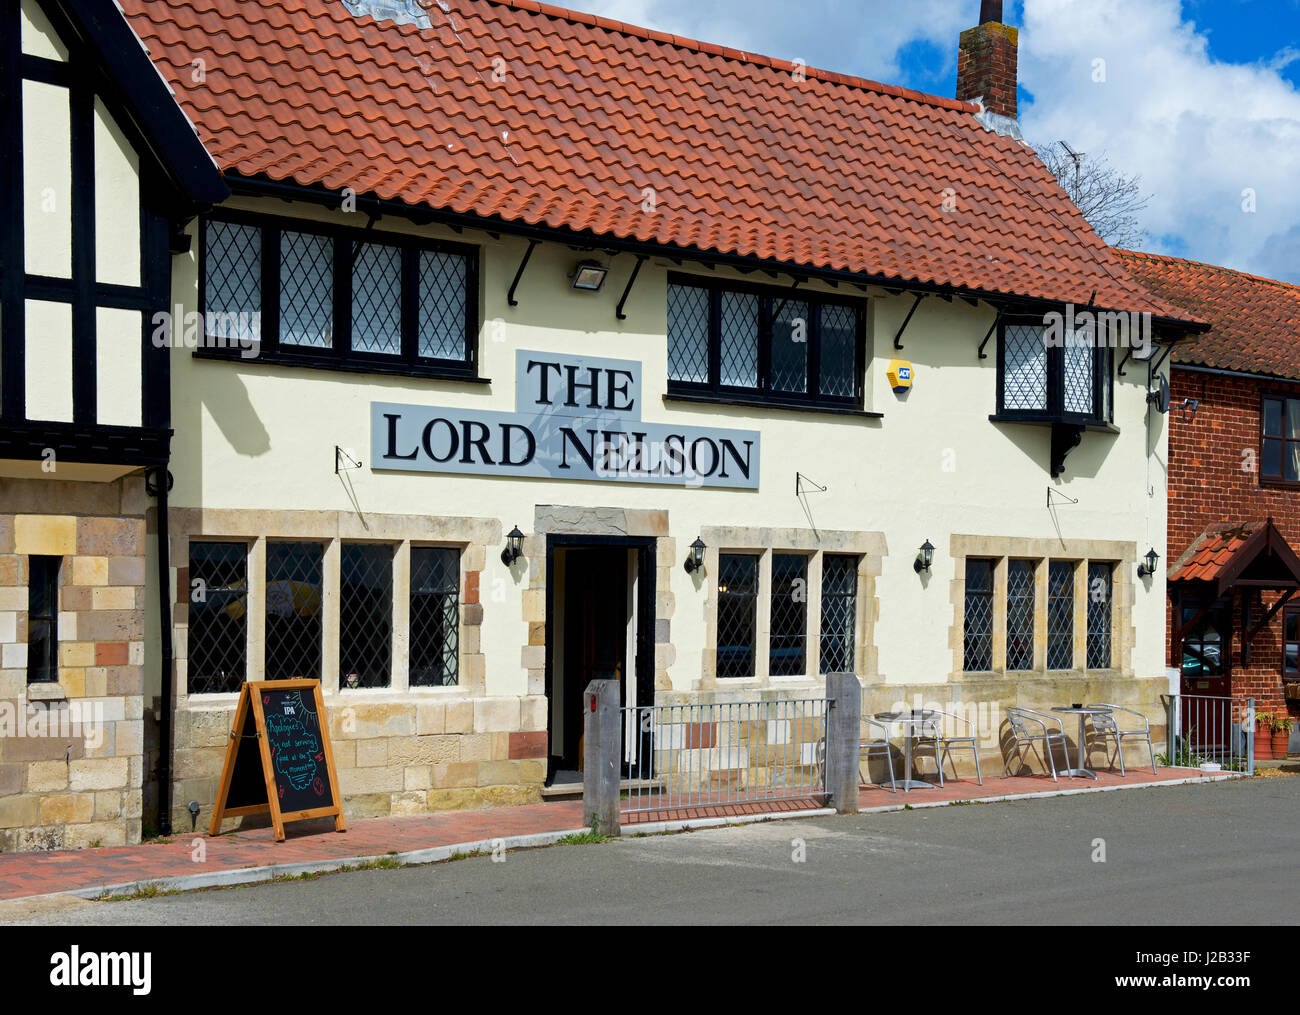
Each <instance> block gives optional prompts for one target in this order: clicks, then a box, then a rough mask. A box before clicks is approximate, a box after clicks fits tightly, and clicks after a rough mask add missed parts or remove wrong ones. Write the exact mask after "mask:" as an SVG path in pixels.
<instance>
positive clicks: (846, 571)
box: [821, 553, 858, 673]
mask: <svg viewBox="0 0 1300 1015" xmlns="http://www.w3.org/2000/svg"><path fill="white" fill-rule="evenodd" d="M857 616H858V558H857V557H843V556H839V555H836V554H830V553H828V554H826V555H825V556H824V557H823V558H822V629H821V671H822V673H853V672H854V671H855V669H856V666H855V651H854V649H855V644H854V642H855V635H856V632H857Z"/></svg>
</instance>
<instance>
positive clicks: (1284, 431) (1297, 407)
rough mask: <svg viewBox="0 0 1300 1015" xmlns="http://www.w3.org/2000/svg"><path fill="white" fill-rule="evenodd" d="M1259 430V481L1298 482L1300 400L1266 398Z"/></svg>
mask: <svg viewBox="0 0 1300 1015" xmlns="http://www.w3.org/2000/svg"><path fill="white" fill-rule="evenodd" d="M1260 429H1261V432H1262V437H1261V442H1262V443H1261V445H1260V456H1259V475H1260V478H1261V479H1265V480H1268V481H1270V482H1273V483H1300V398H1281V397H1277V398H1265V399H1264V407H1263V419H1262V420H1261V427H1260Z"/></svg>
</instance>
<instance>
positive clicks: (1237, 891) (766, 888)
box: [6, 777, 1300, 926]
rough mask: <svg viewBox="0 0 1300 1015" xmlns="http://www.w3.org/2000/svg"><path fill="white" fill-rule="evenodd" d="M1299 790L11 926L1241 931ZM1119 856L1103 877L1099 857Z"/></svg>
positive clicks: (1086, 805)
mask: <svg viewBox="0 0 1300 1015" xmlns="http://www.w3.org/2000/svg"><path fill="white" fill-rule="evenodd" d="M1298 841H1300V777H1285V778H1275V779H1256V780H1252V781H1249V782H1235V783H1225V784H1218V785H1202V786H1185V787H1171V788H1165V789H1152V790H1140V791H1125V792H1115V793H1102V794H1093V795H1085V796H1072V797H1057V798H1052V799H1044V800H1028V801H1022V802H1017V803H998V804H984V805H967V806H956V807H946V808H940V809H934V810H921V811H907V812H901V813H893V814H876V815H858V816H855V817H846V818H822V819H816V820H811V821H797V822H780V823H773V824H764V825H750V826H744V827H732V828H723V829H716V830H709V831H702V832H692V833H688V834H683V835H673V836H655V837H643V838H632V837H629V838H625V839H622V840H620V841H617V842H608V843H599V844H590V845H566V846H556V847H551V848H548V849H537V850H526V851H521V852H514V853H509V854H508V855H507V856H506V859H505V861H504V862H499V863H498V862H493V861H492V860H491V859H490V858H486V857H482V858H469V859H463V860H457V861H454V862H450V863H443V864H437V865H432V866H424V867H410V868H404V869H399V870H370V871H357V872H353V873H346V874H335V875H328V876H324V877H320V878H318V879H316V880H314V881H301V882H286V883H280V884H273V885H265V886H251V887H245V888H232V889H224V890H219V891H204V892H195V893H188V894H185V895H176V896H164V897H160V898H155V899H148V900H134V901H123V902H90V903H77V904H75V905H71V906H69V907H68V908H63V909H60V910H58V911H56V912H46V913H38V914H33V913H30V912H29V913H26V914H23V915H21V916H19V917H18V918H17V919H13V918H12V914H10V918H9V919H8V920H7V921H6V922H20V923H28V924H44V925H80V926H94V925H112V924H142V925H153V926H171V925H195V924H220V925H240V924H250V925H258V924H305V923H324V924H343V925H371V924H389V925H413V924H415V925H418V924H460V925H465V924H469V925H475V924H502V923H505V924H520V925H532V926H537V925H549V926H554V925H556V924H568V923H599V924H623V925H626V924H641V925H645V924H760V925H762V924H820V923H835V924H839V923H866V924H917V923H929V922H932V921H933V920H934V918H935V915H936V914H942V919H943V922H945V923H949V924H954V923H955V924H1008V923H1017V924H1018V923H1022V922H1023V921H1024V920H1025V916H1026V913H1033V914H1035V915H1034V918H1033V922H1036V923H1049V924H1051V923H1066V924H1095V923H1105V924H1126V925H1198V924H1211V925H1222V924H1233V923H1241V922H1246V921H1251V920H1253V919H1254V918H1255V917H1256V916H1257V911H1258V906H1259V893H1260V887H1261V886H1265V885H1266V886H1268V889H1267V891H1268V897H1269V906H1268V908H1269V912H1271V913H1273V914H1283V913H1291V914H1294V913H1296V912H1300V883H1298V880H1297V878H1296V876H1295V874H1296V847H1297V842H1298ZM1103 847H1104V857H1105V859H1104V862H1098V861H1099V860H1100V858H1101V856H1102V852H1101V851H1102V849H1103Z"/></svg>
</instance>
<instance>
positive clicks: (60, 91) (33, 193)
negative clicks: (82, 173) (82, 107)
mask: <svg viewBox="0 0 1300 1015" xmlns="http://www.w3.org/2000/svg"><path fill="white" fill-rule="evenodd" d="M69 94H70V93H69V92H68V89H66V88H63V87H61V86H59V85H51V84H46V83H45V82H43V81H24V82H23V216H24V220H23V225H24V230H23V232H24V241H25V243H24V249H25V256H26V262H27V271H28V273H29V274H32V275H50V276H52V277H55V278H71V277H72V133H71V131H72V108H71V105H70V98H69Z"/></svg>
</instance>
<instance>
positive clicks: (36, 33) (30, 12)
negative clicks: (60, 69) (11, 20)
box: [21, 0, 68, 62]
mask: <svg viewBox="0 0 1300 1015" xmlns="http://www.w3.org/2000/svg"><path fill="white" fill-rule="evenodd" d="M21 8H22V29H21V45H22V50H23V52H24V53H26V54H28V55H29V56H41V57H44V58H45V59H47V60H58V61H60V62H67V59H68V49H67V47H66V46H64V45H63V41H62V40H61V39H60V38H59V36H58V33H57V32H55V31H54V26H53V25H51V24H50V19H49V18H47V17H46V16H45V12H44V11H42V10H41V7H40V4H38V3H36V0H22V5H21Z"/></svg>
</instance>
